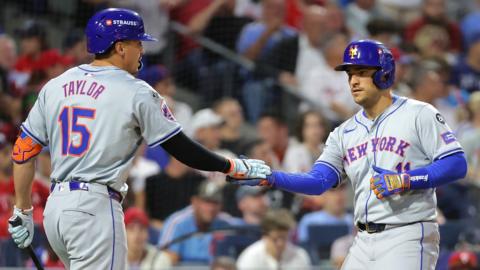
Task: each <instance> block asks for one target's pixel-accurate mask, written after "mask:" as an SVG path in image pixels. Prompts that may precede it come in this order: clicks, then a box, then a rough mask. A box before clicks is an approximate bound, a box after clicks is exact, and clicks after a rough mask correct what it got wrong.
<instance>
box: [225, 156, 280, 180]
mask: <svg viewBox="0 0 480 270" xmlns="http://www.w3.org/2000/svg"><path fill="white" fill-rule="evenodd" d="M229 162H230V170H229V171H228V172H227V175H228V176H230V177H232V178H234V179H237V180H238V179H265V178H267V175H270V174H272V170H271V169H270V167H269V166H268V165H267V164H265V162H264V161H263V160H258V159H242V158H235V159H229Z"/></svg>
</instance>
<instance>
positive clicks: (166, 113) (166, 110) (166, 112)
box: [162, 101, 177, 122]
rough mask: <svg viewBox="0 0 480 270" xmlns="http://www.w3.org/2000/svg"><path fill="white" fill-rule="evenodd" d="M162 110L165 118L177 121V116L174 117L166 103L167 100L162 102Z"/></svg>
mask: <svg viewBox="0 0 480 270" xmlns="http://www.w3.org/2000/svg"><path fill="white" fill-rule="evenodd" d="M162 112H163V116H165V118H167V119H168V120H170V121H175V122H176V121H177V120H175V117H173V114H172V112H171V111H170V109H169V108H168V106H167V103H165V101H164V102H162Z"/></svg>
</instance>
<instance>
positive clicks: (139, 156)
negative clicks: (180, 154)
mask: <svg viewBox="0 0 480 270" xmlns="http://www.w3.org/2000/svg"><path fill="white" fill-rule="evenodd" d="M144 152H145V144H142V145H140V147H139V148H138V149H137V153H136V154H135V157H134V158H133V163H132V167H131V169H130V171H129V174H128V177H129V180H130V181H131V182H130V184H131V186H130V187H131V188H130V189H129V190H128V191H129V192H133V194H134V205H135V206H136V207H138V208H140V209H145V185H146V184H145V182H146V179H147V178H148V177H150V176H152V175H155V174H158V172H160V166H158V164H157V163H156V162H154V161H151V160H149V159H146V158H145V157H143V154H144Z"/></svg>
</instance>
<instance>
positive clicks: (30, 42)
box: [13, 20, 49, 95]
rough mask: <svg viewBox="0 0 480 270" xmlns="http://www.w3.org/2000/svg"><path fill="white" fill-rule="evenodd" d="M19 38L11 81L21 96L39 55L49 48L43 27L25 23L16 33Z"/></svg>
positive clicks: (34, 23)
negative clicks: (17, 52)
mask: <svg viewBox="0 0 480 270" xmlns="http://www.w3.org/2000/svg"><path fill="white" fill-rule="evenodd" d="M18 36H19V37H20V55H19V57H18V59H17V62H16V63H15V72H14V74H13V80H14V83H15V88H16V90H17V91H19V93H17V94H20V95H21V94H23V92H24V91H25V88H26V87H27V83H28V82H29V80H30V76H31V72H32V71H33V70H34V69H35V68H36V67H37V66H38V61H39V59H40V56H41V53H42V52H43V51H45V50H47V49H48V48H49V45H48V43H47V32H46V27H45V25H43V24H41V23H39V22H37V21H34V20H28V21H26V22H25V23H24V24H23V26H22V28H21V29H20V30H19V31H18Z"/></svg>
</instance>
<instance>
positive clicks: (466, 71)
mask: <svg viewBox="0 0 480 270" xmlns="http://www.w3.org/2000/svg"><path fill="white" fill-rule="evenodd" d="M469 45H470V46H469V47H468V49H467V52H466V55H465V56H461V58H460V59H459V60H458V63H457V65H456V66H455V67H454V69H453V71H452V77H451V83H452V84H453V85H455V86H456V87H458V88H460V89H464V90H467V91H468V92H469V93H473V92H475V91H479V90H480V32H479V33H478V34H477V35H476V36H475V37H474V38H473V39H472V40H471V43H470V44H469Z"/></svg>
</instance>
